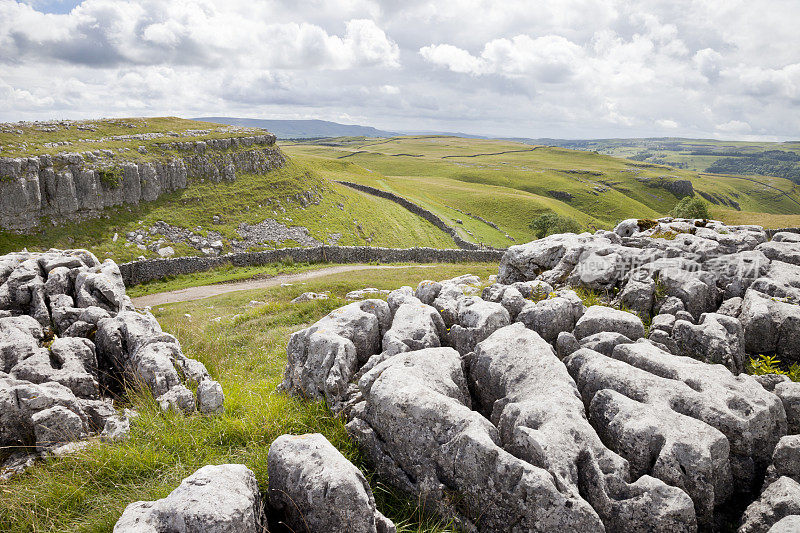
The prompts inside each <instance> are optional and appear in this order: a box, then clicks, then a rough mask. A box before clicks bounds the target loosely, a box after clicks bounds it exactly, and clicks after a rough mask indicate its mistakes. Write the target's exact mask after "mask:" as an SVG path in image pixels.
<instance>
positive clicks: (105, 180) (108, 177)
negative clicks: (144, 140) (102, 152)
mask: <svg viewBox="0 0 800 533" xmlns="http://www.w3.org/2000/svg"><path fill="white" fill-rule="evenodd" d="M97 175H98V176H99V177H100V183H102V184H103V186H104V187H105V188H106V189H116V188H117V187H119V185H120V183H121V182H122V169H121V168H120V167H118V166H113V167H111V168H101V169H99V170H98V171H97Z"/></svg>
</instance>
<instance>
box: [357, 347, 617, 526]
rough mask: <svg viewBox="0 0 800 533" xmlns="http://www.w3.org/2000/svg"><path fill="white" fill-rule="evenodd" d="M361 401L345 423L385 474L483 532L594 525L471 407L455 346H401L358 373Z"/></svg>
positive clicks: (579, 502)
mask: <svg viewBox="0 0 800 533" xmlns="http://www.w3.org/2000/svg"><path fill="white" fill-rule="evenodd" d="M359 388H360V389H361V393H362V394H363V398H364V406H363V408H362V409H361V410H360V413H359V416H358V417H357V418H354V419H353V420H351V422H350V423H349V424H348V425H347V427H348V431H349V432H350V433H351V434H352V435H353V436H354V437H355V438H356V439H357V440H358V441H359V442H360V444H361V446H362V449H363V451H364V453H365V454H366V456H367V458H368V459H369V460H370V462H372V464H373V465H375V466H376V468H377V469H378V471H379V472H380V473H381V474H382V475H383V476H384V478H385V479H388V480H390V481H391V482H392V483H393V484H395V485H396V486H398V487H400V488H403V489H405V490H408V491H410V492H412V493H414V494H416V495H418V497H419V498H421V499H422V501H424V502H425V505H426V509H430V510H433V511H436V512H438V513H439V514H441V515H444V516H450V517H453V518H454V519H456V520H457V521H458V523H460V524H461V525H462V526H463V527H465V528H467V529H469V530H475V529H477V530H479V531H492V532H504V531H557V530H575V531H598V530H602V527H603V526H602V523H601V522H600V520H599V518H598V517H597V515H596V513H595V512H594V511H593V510H592V508H591V507H590V506H589V505H587V504H586V503H585V501H584V500H583V499H582V498H580V497H577V496H571V497H568V496H565V495H564V494H563V493H562V492H561V491H559V489H558V487H557V486H556V484H555V480H554V479H553V477H552V476H551V475H550V474H549V473H548V472H547V471H546V470H544V469H542V468H539V467H537V466H534V465H532V464H530V463H528V462H527V461H524V460H522V459H519V458H517V457H514V456H513V455H512V454H510V453H508V452H507V451H505V450H504V449H503V448H502V447H501V446H500V436H499V434H498V430H497V428H496V427H495V426H494V425H492V424H491V423H490V422H489V421H488V420H487V419H486V418H484V417H482V416H481V415H480V414H479V413H477V412H475V411H473V410H472V409H471V408H470V407H471V400H470V394H469V391H468V385H467V379H466V376H465V375H464V371H463V368H462V362H461V356H460V355H459V354H458V352H456V351H455V350H453V349H452V348H428V349H425V350H419V351H414V352H407V353H404V354H399V355H397V356H395V357H392V358H391V359H388V360H387V361H384V362H383V363H381V364H380V365H378V366H376V367H375V368H373V369H372V370H370V371H369V372H368V373H366V374H365V375H364V376H363V377H362V378H361V380H360V381H359Z"/></svg>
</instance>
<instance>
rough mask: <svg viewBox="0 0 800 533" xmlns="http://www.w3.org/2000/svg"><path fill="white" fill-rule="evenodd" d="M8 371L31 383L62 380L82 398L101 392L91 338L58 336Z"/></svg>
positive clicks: (94, 396) (93, 396)
mask: <svg viewBox="0 0 800 533" xmlns="http://www.w3.org/2000/svg"><path fill="white" fill-rule="evenodd" d="M9 373H10V374H11V375H12V376H14V377H16V378H17V379H25V380H28V381H30V382H31V383H46V382H48V381H55V382H56V383H61V384H62V385H64V386H66V387H67V388H69V389H70V390H71V391H72V392H73V393H74V394H75V395H76V396H78V397H80V398H97V397H98V396H99V395H100V389H99V385H98V382H97V356H96V355H95V348H94V344H92V342H91V341H90V340H89V339H78V338H74V337H64V338H59V339H56V340H55V341H54V342H53V344H52V346H50V348H49V349H47V348H36V351H35V352H34V353H32V354H31V355H30V356H29V357H27V358H26V359H24V360H23V361H20V362H19V363H17V364H16V365H15V366H14V367H12V368H11V371H10V372H9Z"/></svg>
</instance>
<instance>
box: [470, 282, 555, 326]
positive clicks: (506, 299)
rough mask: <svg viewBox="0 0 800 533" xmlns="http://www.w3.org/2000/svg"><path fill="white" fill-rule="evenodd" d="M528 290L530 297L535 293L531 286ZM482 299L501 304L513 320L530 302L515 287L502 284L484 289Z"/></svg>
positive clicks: (545, 293) (544, 293)
mask: <svg viewBox="0 0 800 533" xmlns="http://www.w3.org/2000/svg"><path fill="white" fill-rule="evenodd" d="M515 285H516V284H515ZM527 288H528V291H527V293H528V295H529V297H530V296H531V295H532V294H533V292H534V291H533V290H532V289H531V287H529V286H528V287H527ZM551 290H552V288H551ZM547 294H548V293H547V292H543V293H541V297H542V298H543V297H545V296H546V295H547ZM481 297H482V298H483V299H484V300H486V301H487V302H495V303H499V304H501V305H502V306H503V307H505V308H506V311H508V314H509V316H510V317H511V320H514V319H516V318H517V315H518V314H519V312H520V311H522V308H523V307H525V306H526V305H527V304H528V303H529V302H530V300H528V298H526V297H525V296H523V294H522V292H520V290H519V289H518V288H517V287H515V286H514V285H502V284H500V283H495V284H493V285H490V286H489V287H486V288H485V289H483V293H482V294H481Z"/></svg>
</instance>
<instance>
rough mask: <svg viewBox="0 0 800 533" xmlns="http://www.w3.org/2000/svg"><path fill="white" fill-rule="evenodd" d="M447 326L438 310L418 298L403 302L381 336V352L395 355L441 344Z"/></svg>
mask: <svg viewBox="0 0 800 533" xmlns="http://www.w3.org/2000/svg"><path fill="white" fill-rule="evenodd" d="M446 336H447V328H446V327H445V325H444V320H442V316H441V315H440V314H439V312H438V311H437V310H436V309H434V308H433V307H431V306H430V305H425V304H423V303H422V302H420V301H419V300H417V303H403V304H401V305H400V306H399V307H398V308H397V311H396V312H395V314H394V320H393V321H392V327H391V328H389V330H388V331H387V332H386V334H384V336H383V351H382V352H381V353H382V354H385V355H387V356H391V355H395V354H398V353H402V352H409V351H412V350H421V349H423V348H436V347H439V346H441V345H442V340H443V339H445V338H446Z"/></svg>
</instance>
